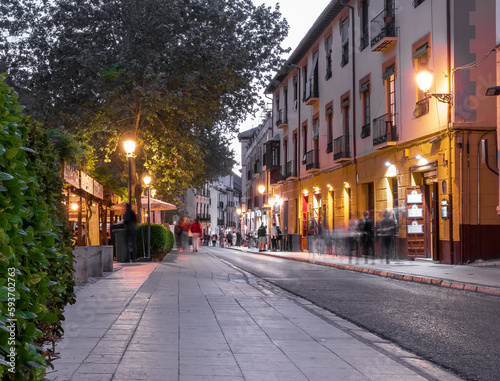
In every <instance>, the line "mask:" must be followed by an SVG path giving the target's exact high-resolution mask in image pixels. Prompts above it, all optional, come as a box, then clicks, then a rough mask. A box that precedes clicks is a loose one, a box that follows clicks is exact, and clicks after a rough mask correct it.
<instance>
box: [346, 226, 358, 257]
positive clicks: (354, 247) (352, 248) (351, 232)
mask: <svg viewBox="0 0 500 381" xmlns="http://www.w3.org/2000/svg"><path fill="white" fill-rule="evenodd" d="M358 240H359V230H358V221H356V219H355V218H351V219H350V220H349V228H348V229H347V250H348V251H349V253H348V255H349V263H351V262H352V253H353V252H354V255H355V256H356V263H358V260H359V250H358Z"/></svg>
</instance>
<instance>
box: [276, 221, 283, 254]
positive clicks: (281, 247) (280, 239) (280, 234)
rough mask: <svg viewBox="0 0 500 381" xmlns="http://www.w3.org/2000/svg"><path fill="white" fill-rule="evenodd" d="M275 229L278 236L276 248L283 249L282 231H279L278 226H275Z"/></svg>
mask: <svg viewBox="0 0 500 381" xmlns="http://www.w3.org/2000/svg"><path fill="white" fill-rule="evenodd" d="M276 231H277V233H278V237H277V238H276V240H277V243H278V250H280V251H283V232H282V231H281V229H280V227H279V226H276Z"/></svg>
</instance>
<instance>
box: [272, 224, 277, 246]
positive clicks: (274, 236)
mask: <svg viewBox="0 0 500 381" xmlns="http://www.w3.org/2000/svg"><path fill="white" fill-rule="evenodd" d="M277 240H278V229H276V222H273V226H272V227H271V249H272V251H276V248H277Z"/></svg>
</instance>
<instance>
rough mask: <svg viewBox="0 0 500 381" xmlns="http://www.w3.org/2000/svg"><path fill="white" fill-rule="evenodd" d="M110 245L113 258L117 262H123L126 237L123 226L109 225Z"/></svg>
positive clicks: (125, 254)
mask: <svg viewBox="0 0 500 381" xmlns="http://www.w3.org/2000/svg"><path fill="white" fill-rule="evenodd" d="M111 244H112V245H113V257H115V258H116V261H117V262H125V261H126V259H127V236H126V234H125V225H123V224H115V225H111Z"/></svg>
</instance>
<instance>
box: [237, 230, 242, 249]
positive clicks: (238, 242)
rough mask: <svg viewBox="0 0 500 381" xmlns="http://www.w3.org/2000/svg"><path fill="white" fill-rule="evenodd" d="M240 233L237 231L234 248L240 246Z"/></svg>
mask: <svg viewBox="0 0 500 381" xmlns="http://www.w3.org/2000/svg"><path fill="white" fill-rule="evenodd" d="M241 245H242V242H241V233H240V232H239V231H237V232H236V246H241Z"/></svg>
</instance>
